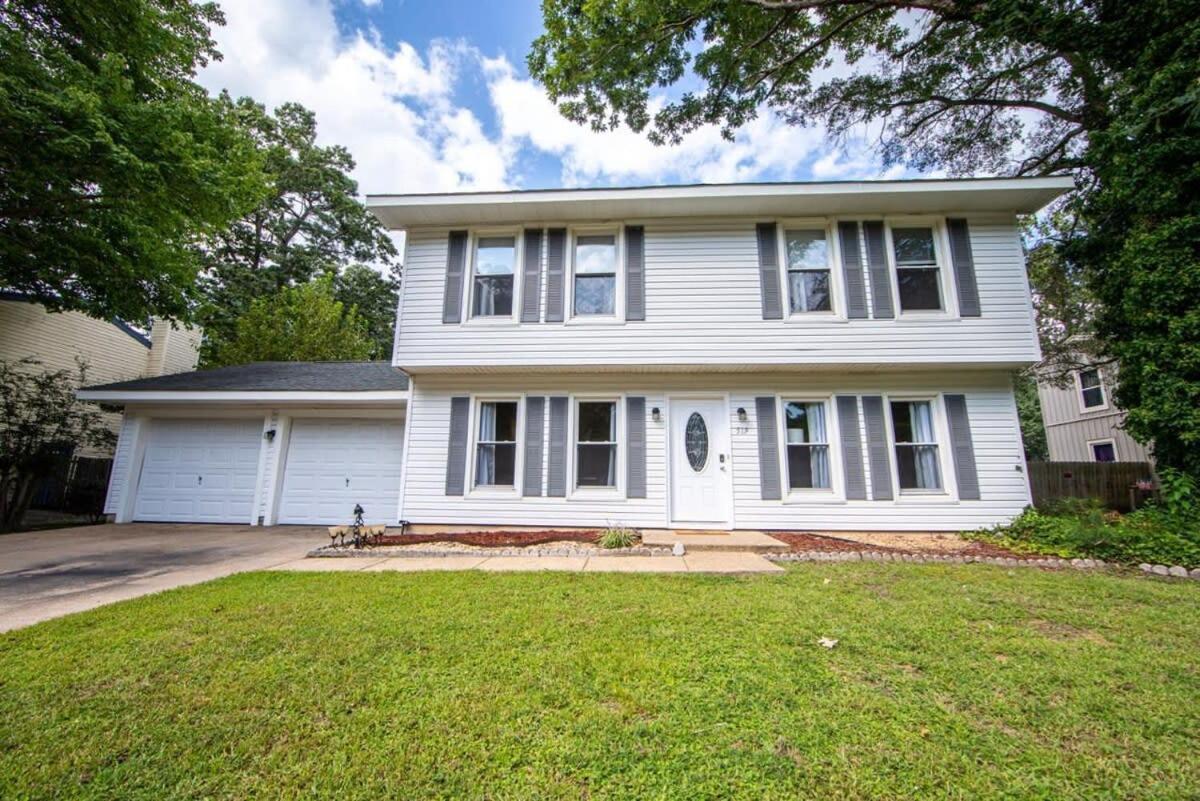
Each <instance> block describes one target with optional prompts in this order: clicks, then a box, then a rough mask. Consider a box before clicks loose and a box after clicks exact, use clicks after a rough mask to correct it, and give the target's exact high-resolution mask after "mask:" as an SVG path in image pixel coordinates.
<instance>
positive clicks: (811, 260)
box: [784, 229, 833, 314]
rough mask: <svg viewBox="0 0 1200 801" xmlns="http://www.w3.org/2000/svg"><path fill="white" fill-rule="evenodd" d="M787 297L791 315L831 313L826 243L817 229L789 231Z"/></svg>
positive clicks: (786, 235) (787, 233) (821, 232)
mask: <svg viewBox="0 0 1200 801" xmlns="http://www.w3.org/2000/svg"><path fill="white" fill-rule="evenodd" d="M784 236H785V237H786V238H787V274H788V297H789V299H790V304H791V311H792V314H798V313H801V312H827V311H832V310H833V306H832V305H831V303H830V288H829V241H828V240H827V239H826V238H825V232H824V231H823V230H820V229H813V230H805V231H788V232H786V233H785V234H784Z"/></svg>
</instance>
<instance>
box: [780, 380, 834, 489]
mask: <svg viewBox="0 0 1200 801" xmlns="http://www.w3.org/2000/svg"><path fill="white" fill-rule="evenodd" d="M783 416H784V431H786V432H787V465H788V486H789V487H791V488H792V489H829V487H830V483H829V433H828V430H827V429H826V427H825V404H824V403H820V402H816V403H810V402H799V401H788V402H787V403H784V404H783Z"/></svg>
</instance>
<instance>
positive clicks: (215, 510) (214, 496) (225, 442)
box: [133, 417, 263, 524]
mask: <svg viewBox="0 0 1200 801" xmlns="http://www.w3.org/2000/svg"><path fill="white" fill-rule="evenodd" d="M262 427H263V421H262V418H261V417H260V418H256V419H246V420H220V419H213V420H171V419H156V420H151V421H150V428H149V435H148V438H147V441H146V455H145V457H144V458H143V460H142V472H141V476H140V478H139V479H138V485H137V495H136V497H135V499H134V506H133V519H134V520H148V521H156V522H172V523H242V524H247V523H249V522H251V517H252V516H253V514H254V487H255V483H256V480H257V477H258V451H259V448H260V447H261V446H262Z"/></svg>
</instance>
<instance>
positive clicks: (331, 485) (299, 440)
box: [279, 418, 404, 525]
mask: <svg viewBox="0 0 1200 801" xmlns="http://www.w3.org/2000/svg"><path fill="white" fill-rule="evenodd" d="M403 457H404V422H403V421H401V420H394V419H365V418H364V419H356V418H296V419H293V420H292V429H291V436H290V440H289V442H288V446H287V458H286V465H285V467H284V472H283V490H282V492H281V494H280V498H279V522H280V523H291V524H322V525H329V524H337V523H349V522H350V521H351V520H352V519H353V511H354V506H355V504H359V505H361V506H362V508H363V512H364V514H363V519H364V520H366V522H368V523H393V524H394V523H395V522H396V515H397V512H398V510H399V504H400V469H401V465H402V464H403Z"/></svg>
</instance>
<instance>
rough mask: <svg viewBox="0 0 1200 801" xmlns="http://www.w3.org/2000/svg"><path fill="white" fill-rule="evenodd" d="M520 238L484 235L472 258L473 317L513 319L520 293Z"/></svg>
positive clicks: (477, 237) (479, 238)
mask: <svg viewBox="0 0 1200 801" xmlns="http://www.w3.org/2000/svg"><path fill="white" fill-rule="evenodd" d="M516 268H517V237H516V235H515V234H481V235H479V236H476V237H475V247H474V251H473V253H472V258H471V317H472V318H488V317H500V318H503V317H512V315H513V307H514V297H515V293H516V271H517V269H516Z"/></svg>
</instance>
